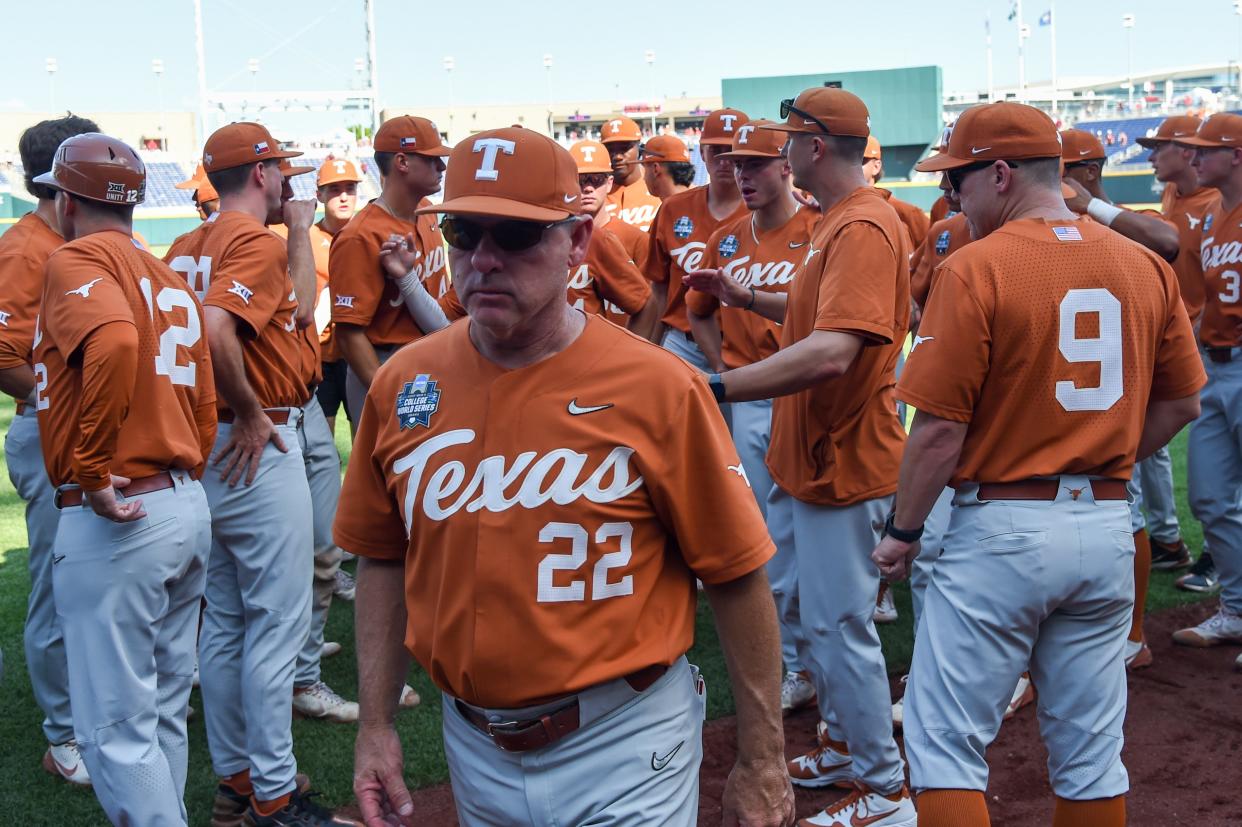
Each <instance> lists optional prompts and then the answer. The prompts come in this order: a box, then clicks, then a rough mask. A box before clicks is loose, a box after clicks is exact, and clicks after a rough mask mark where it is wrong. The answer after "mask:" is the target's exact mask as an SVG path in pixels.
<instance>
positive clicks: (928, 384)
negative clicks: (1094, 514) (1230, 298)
mask: <svg viewBox="0 0 1242 827" xmlns="http://www.w3.org/2000/svg"><path fill="white" fill-rule="evenodd" d="M1205 381H1206V376H1205V375H1204V372H1203V364H1202V362H1201V361H1200V358H1199V354H1198V352H1197V350H1196V348H1195V343H1194V334H1193V333H1192V331H1191V327H1190V320H1189V319H1188V318H1187V316H1186V310H1185V308H1184V307H1183V305H1182V300H1181V296H1180V294H1179V292H1178V287H1177V277H1176V275H1174V273H1173V270H1172V268H1171V267H1169V265H1168V264H1167V263H1165V261H1164V260H1163V259H1161V258H1160V257H1159V256H1157V255H1155V254H1154V253H1152V252H1151V251H1149V250H1147V249H1145V248H1143V247H1141V246H1140V245H1138V244H1135V243H1133V242H1132V241H1129V240H1128V239H1126V238H1124V237H1122V236H1120V235H1119V234H1117V233H1116V232H1113V231H1111V230H1109V229H1107V228H1106V227H1104V226H1102V225H1100V224H1097V223H1096V222H1094V221H1089V220H1086V219H1078V220H1060V221H1048V220H1045V219H1021V220H1018V221H1011V222H1009V223H1007V224H1005V225H1004V226H1002V227H1001V228H1000V229H998V230H995V231H993V232H992V233H991V234H990V235H988V236H987V237H986V238H983V239H980V240H978V241H975V242H973V243H971V244H970V245H968V246H967V247H965V248H964V249H962V250H960V251H959V252H957V253H955V254H954V255H953V257H952V258H950V259H949V260H948V261H946V262H945V263H944V264H942V265H940V268H939V272H938V273H937V274H936V288H935V290H933V291H932V293H931V297H930V298H929V299H928V304H927V310H926V312H925V313H924V316H923V322H922V325H921V326H920V328H919V336H918V338H917V339H916V340H915V346H914V348H913V349H912V350H911V351H910V356H909V359H908V361H907V363H906V367H905V370H904V371H903V372H902V375H901V381H900V383H899V384H898V390H897V395H898V397H899V398H901V399H902V400H903V401H905V402H908V403H909V404H911V405H913V406H915V407H916V408H918V409H919V410H920V411H926V412H927V413H930V414H932V415H934V416H938V417H940V418H942V419H948V420H952V421H954V422H964V423H968V429H967V432H966V440H965V443H964V444H963V446H962V453H961V456H960V458H959V459H958V464H957V468H956V469H955V470H954V471H953V479H952V484H954V485H956V484H959V483H962V482H966V481H970V482H1013V481H1016V480H1022V479H1027V478H1030V477H1047V476H1054V475H1057V474H1086V475H1091V476H1098V477H1109V478H1114V479H1122V480H1126V479H1129V478H1130V472H1131V469H1132V467H1133V465H1134V455H1135V452H1136V450H1137V448H1138V442H1139V436H1140V435H1141V433H1142V431H1143V418H1144V416H1145V415H1146V411H1147V403H1148V399H1149V398H1154V399H1178V398H1181V397H1184V396H1188V395H1190V394H1192V393H1194V392H1196V391H1197V390H1198V389H1199V388H1201V387H1202V386H1203V384H1204V383H1205ZM1019 436H1020V437H1021V438H1018V437H1019Z"/></svg>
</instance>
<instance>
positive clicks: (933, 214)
mask: <svg viewBox="0 0 1242 827" xmlns="http://www.w3.org/2000/svg"><path fill="white" fill-rule="evenodd" d="M955 212H960V210H955V209H953V203H952V202H951V201H950V200H949V198H948V196H946V195H941V196H940V197H939V198H937V199H936V200H935V201H933V202H932V205H931V210H930V212H929V216H928V217H929V220H930V221H931V223H932V224H935V223H936V222H937V221H944V220H945V219H946V218H948V217H949V216H950V215H952V214H953V213H955Z"/></svg>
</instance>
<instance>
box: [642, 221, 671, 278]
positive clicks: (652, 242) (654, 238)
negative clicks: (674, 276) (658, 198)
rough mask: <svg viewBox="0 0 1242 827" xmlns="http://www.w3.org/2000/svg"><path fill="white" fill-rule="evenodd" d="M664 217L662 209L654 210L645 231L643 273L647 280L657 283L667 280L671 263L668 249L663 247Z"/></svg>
mask: <svg viewBox="0 0 1242 827" xmlns="http://www.w3.org/2000/svg"><path fill="white" fill-rule="evenodd" d="M664 219H665V213H664V210H663V209H660V210H656V215H655V219H654V220H653V221H652V222H651V229H650V230H649V231H648V232H647V255H646V260H645V261H644V262H643V267H644V270H643V275H645V276H646V277H647V281H650V282H655V283H657V284H666V283H667V282H668V270H669V267H670V266H671V265H672V263H673V259H672V258H671V257H670V256H669V254H668V250H667V249H665V247H664V241H663V238H664V233H663V228H664Z"/></svg>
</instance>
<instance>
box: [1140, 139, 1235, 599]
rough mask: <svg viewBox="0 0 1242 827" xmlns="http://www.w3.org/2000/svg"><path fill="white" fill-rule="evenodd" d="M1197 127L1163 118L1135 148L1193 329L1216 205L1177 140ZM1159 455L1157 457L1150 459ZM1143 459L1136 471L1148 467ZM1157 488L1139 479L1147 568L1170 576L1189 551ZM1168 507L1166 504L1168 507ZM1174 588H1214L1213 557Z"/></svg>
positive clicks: (1214, 194)
mask: <svg viewBox="0 0 1242 827" xmlns="http://www.w3.org/2000/svg"><path fill="white" fill-rule="evenodd" d="M1201 123H1202V122H1201V121H1200V119H1199V118H1196V117H1194V116H1193V115H1181V116H1175V117H1172V118H1166V119H1165V120H1164V122H1163V123H1161V124H1160V128H1159V129H1157V130H1156V134H1155V135H1153V136H1151V137H1143V138H1139V139H1138V143H1139V144H1141V145H1142V146H1145V147H1147V148H1149V149H1151V165H1152V169H1153V170H1155V173H1156V180H1157V181H1160V182H1163V183H1164V193H1163V196H1162V198H1161V213H1162V214H1163V215H1164V217H1165V219H1166V220H1168V221H1172V222H1173V224H1174V225H1175V226H1176V227H1177V233H1178V254H1177V258H1176V259H1174V260H1173V272H1175V273H1177V280H1178V284H1179V285H1180V286H1181V289H1182V302H1183V304H1185V305H1186V313H1187V315H1189V316H1190V323H1191V324H1192V325H1194V326H1195V327H1196V328H1197V327H1198V325H1199V320H1200V318H1201V317H1202V315H1203V303H1204V284H1203V263H1202V259H1201V258H1200V256H1199V247H1200V244H1201V242H1202V240H1203V223H1204V220H1205V219H1206V218H1207V216H1208V214H1209V213H1210V212H1212V211H1213V210H1214V209H1215V208H1216V207H1217V206H1218V205H1219V203H1220V191H1219V190H1217V189H1216V188H1215V187H1205V186H1203V185H1201V184H1200V183H1199V174H1198V172H1196V171H1195V167H1194V152H1195V150H1194V147H1191V146H1187V145H1185V144H1182V143H1180V142H1179V141H1180V140H1181V139H1183V138H1188V137H1192V136H1193V135H1194V134H1195V132H1196V131H1197V130H1198V129H1199V125H1200V124H1201ZM1155 456H1159V453H1157V454H1156V455H1154V456H1153V457H1152V459H1154V458H1155ZM1152 459H1148V460H1147V462H1146V463H1145V464H1143V465H1140V466H1139V468H1140V470H1142V469H1144V468H1146V467H1147V466H1149V465H1150V464H1151V462H1152ZM1156 485H1157V483H1155V482H1154V481H1149V480H1147V478H1146V477H1144V478H1143V488H1144V492H1145V493H1146V494H1147V509H1148V518H1149V527H1150V529H1151V567H1152V568H1153V569H1156V570H1164V571H1173V570H1176V569H1181V568H1186V567H1187V566H1190V565H1191V559H1190V550H1189V549H1188V548H1186V544H1185V543H1184V542H1183V541H1182V538H1181V536H1180V532H1179V530H1178V529H1179V526H1178V524H1177V522H1176V520H1177V511H1176V508H1169V507H1167V506H1164V507H1162V503H1161V502H1160V501H1158V499H1157V497H1158V493H1159V491H1165V492H1167V491H1168V488H1161V489H1157V488H1156ZM1170 504H1171V503H1170ZM1178 584H1179V585H1186V584H1190V585H1195V586H1199V587H1200V588H1201V589H1206V588H1212V587H1214V586H1215V585H1216V569H1215V566H1214V565H1213V564H1212V555H1211V554H1210V553H1209V552H1208V551H1207V549H1204V551H1203V553H1202V554H1201V555H1200V557H1199V559H1198V560H1196V561H1195V562H1194V565H1193V567H1192V568H1191V570H1190V571H1189V572H1187V573H1186V574H1185V575H1184V576H1183V577H1182V578H1179V580H1178Z"/></svg>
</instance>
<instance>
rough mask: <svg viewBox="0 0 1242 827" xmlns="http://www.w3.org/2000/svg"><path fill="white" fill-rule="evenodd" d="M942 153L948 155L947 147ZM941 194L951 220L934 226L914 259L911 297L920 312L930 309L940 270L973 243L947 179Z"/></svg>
mask: <svg viewBox="0 0 1242 827" xmlns="http://www.w3.org/2000/svg"><path fill="white" fill-rule="evenodd" d="M941 151H942V152H943V151H945V150H944V148H943V147H942V149H941ZM940 190H941V192H942V193H943V195H941V196H940V198H941V199H944V201H945V203H946V204H947V205H948V208H949V213H948V215H947V217H945V218H942V219H941V220H939V221H934V222H932V224H931V227H930V228H929V229H928V231H927V235H926V237H924V239H923V243H922V244H920V245H919V246H918V248H917V249H915V251H914V255H912V256H910V296H911V297H912V298H913V299H914V303H915V304H917V305H918V307H919V309H920V311H921V309H922V308H923V307H925V306H926V305H927V295H928V293H930V292H931V277H932V273H933V272H934V271H935V269H936V267H937V266H938V265H939V264H940V262H942V261H944V260H945V259H946V258H948V257H949V254H950V253H952V252H954V251H955V250H959V249H961V248H962V247H964V246H965V245H967V244H969V243H970V228H969V227H968V226H967V224H966V216H964V215H962V208H961V204H959V203H958V201H957V193H955V192H953V187H952V186H951V185H950V184H949V183H948V178H947V176H944V175H942V176H941V181H940Z"/></svg>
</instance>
